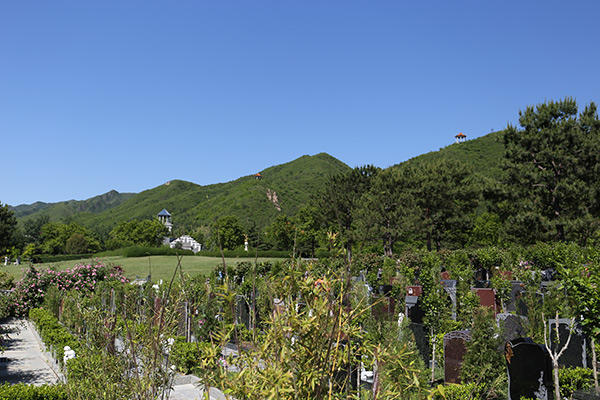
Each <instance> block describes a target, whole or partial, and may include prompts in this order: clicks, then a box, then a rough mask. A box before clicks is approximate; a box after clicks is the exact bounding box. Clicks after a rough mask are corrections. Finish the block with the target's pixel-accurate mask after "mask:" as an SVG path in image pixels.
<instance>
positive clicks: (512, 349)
mask: <svg viewBox="0 0 600 400" xmlns="http://www.w3.org/2000/svg"><path fill="white" fill-rule="evenodd" d="M504 357H505V359H506V366H507V371H508V399H509V400H520V399H521V398H528V399H529V398H533V399H541V400H549V399H550V398H551V397H552V393H553V390H554V386H553V384H552V360H551V359H550V354H548V350H546V347H545V346H543V345H540V344H537V343H534V342H533V340H531V339H530V338H517V339H514V340H511V341H509V342H506V345H505V346H504Z"/></svg>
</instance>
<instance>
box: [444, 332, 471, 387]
mask: <svg viewBox="0 0 600 400" xmlns="http://www.w3.org/2000/svg"><path fill="white" fill-rule="evenodd" d="M470 340H471V332H470V331H468V330H465V331H452V332H449V333H447V334H445V335H444V381H445V382H446V383H460V367H461V365H462V362H463V358H464V357H465V353H466V352H467V342H468V341H470Z"/></svg>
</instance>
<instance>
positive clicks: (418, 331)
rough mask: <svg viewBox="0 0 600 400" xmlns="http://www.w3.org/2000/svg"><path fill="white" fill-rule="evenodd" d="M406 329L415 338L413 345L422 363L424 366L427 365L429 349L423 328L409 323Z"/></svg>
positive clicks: (420, 325) (421, 325)
mask: <svg viewBox="0 0 600 400" xmlns="http://www.w3.org/2000/svg"><path fill="white" fill-rule="evenodd" d="M408 329H410V331H411V332H412V335H413V337H414V338H415V344H416V346H417V350H418V351H419V354H420V355H421V358H422V359H423V362H424V363H425V365H429V356H430V354H431V350H430V348H429V340H428V338H427V334H426V332H425V326H424V325H423V324H417V323H414V322H411V323H409V324H408Z"/></svg>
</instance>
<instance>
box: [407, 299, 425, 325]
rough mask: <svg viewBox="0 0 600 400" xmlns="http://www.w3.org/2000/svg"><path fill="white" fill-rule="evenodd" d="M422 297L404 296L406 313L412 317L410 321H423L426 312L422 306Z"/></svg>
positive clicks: (419, 322) (417, 322) (418, 322)
mask: <svg viewBox="0 0 600 400" xmlns="http://www.w3.org/2000/svg"><path fill="white" fill-rule="evenodd" d="M420 299H421V298H420V297H417V296H406V297H405V298H404V304H405V310H404V313H405V314H406V316H407V317H408V319H410V322H414V323H416V324H422V323H423V317H424V316H425V312H424V311H423V309H422V308H421V304H422V302H421V300H420Z"/></svg>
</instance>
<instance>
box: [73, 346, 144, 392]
mask: <svg viewBox="0 0 600 400" xmlns="http://www.w3.org/2000/svg"><path fill="white" fill-rule="evenodd" d="M127 370H128V367H127V363H126V360H125V359H123V358H122V357H118V356H113V355H110V354H107V353H105V352H100V351H96V352H94V351H90V350H89V349H86V350H84V351H82V352H81V353H80V354H77V357H75V358H73V359H72V360H70V361H69V364H68V368H67V386H68V389H69V394H71V397H70V398H73V399H100V398H101V399H106V400H107V399H111V400H114V399H133V398H135V396H133V393H132V392H133V390H134V387H135V386H134V384H133V383H132V382H131V378H130V377H129V376H128V374H127V373H126V371H127Z"/></svg>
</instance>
